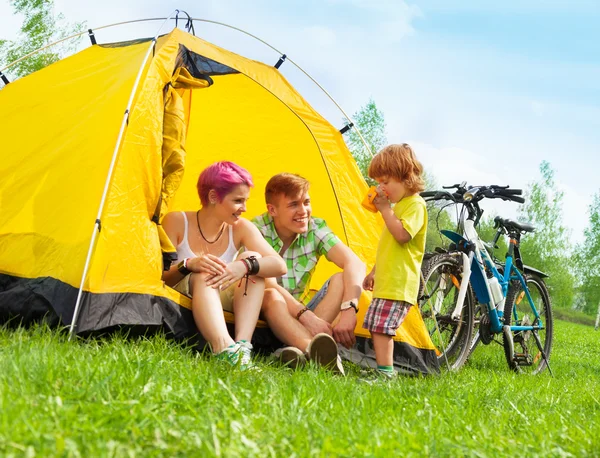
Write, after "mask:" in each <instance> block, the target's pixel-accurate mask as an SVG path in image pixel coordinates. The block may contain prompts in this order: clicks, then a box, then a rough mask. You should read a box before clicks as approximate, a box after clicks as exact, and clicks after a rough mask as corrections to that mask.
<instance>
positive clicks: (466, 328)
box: [419, 183, 553, 374]
mask: <svg viewBox="0 0 600 458" xmlns="http://www.w3.org/2000/svg"><path fill="white" fill-rule="evenodd" d="M444 189H456V190H455V191H454V192H452V193H450V192H449V191H426V192H423V193H421V196H422V197H423V198H425V200H426V201H435V200H447V201H450V204H462V205H463V210H462V212H461V216H460V217H459V225H460V224H461V223H462V227H463V235H460V234H458V233H457V232H454V231H449V230H442V231H440V232H441V234H442V235H444V236H445V237H447V238H448V239H450V240H451V241H452V245H451V246H450V250H449V251H447V252H442V253H438V254H435V255H433V256H431V257H430V258H429V259H428V260H427V261H426V262H424V265H423V269H422V273H423V278H422V290H421V294H420V297H419V306H420V307H421V313H422V315H423V317H424V319H425V321H426V325H427V327H428V329H429V331H430V334H431V335H432V338H433V335H434V333H435V334H436V335H437V342H436V340H434V343H440V344H441V346H442V352H441V354H440V356H439V358H440V362H441V363H442V364H443V363H444V362H445V363H446V365H447V366H448V368H449V369H458V368H459V367H460V366H462V364H464V362H465V361H466V360H467V358H468V356H469V354H470V353H471V345H472V343H473V340H472V336H473V328H474V323H475V313H476V312H475V310H474V306H475V305H474V304H475V302H477V303H478V304H480V305H481V307H480V311H481V319H480V323H479V338H480V340H481V342H482V343H484V344H489V343H491V342H492V341H493V340H494V336H496V335H500V334H501V335H502V341H503V346H504V353H505V357H506V360H507V362H508V365H509V367H510V368H511V369H513V370H514V371H516V372H531V373H539V372H541V371H543V370H544V369H545V368H546V367H548V369H549V371H550V373H551V374H552V370H551V368H550V364H549V356H550V352H551V349H552V333H553V318H552V305H551V301H550V296H549V294H548V289H547V287H546V285H545V283H544V281H543V277H544V275H545V274H543V273H542V272H540V271H538V270H536V269H533V268H531V267H527V266H525V265H524V264H523V261H522V259H521V254H520V250H519V244H520V239H521V236H522V235H523V234H524V233H527V232H532V231H533V230H534V227H533V226H531V225H529V224H526V223H519V222H516V221H512V220H509V219H502V218H500V217H497V218H496V219H495V225H496V228H497V233H496V237H495V239H494V242H493V245H494V246H495V244H496V243H497V241H498V239H499V237H500V236H501V235H502V234H506V235H508V237H509V241H510V243H509V248H508V253H507V254H506V262H505V264H504V268H502V266H497V265H496V264H495V263H494V261H493V257H492V256H491V255H490V254H489V252H488V251H487V249H486V246H485V245H484V242H483V241H482V240H481V239H480V238H479V235H478V233H477V230H476V227H477V225H478V223H479V220H480V219H481V216H482V214H483V210H482V209H481V208H480V206H479V202H480V201H481V200H483V199H484V198H490V199H495V198H499V199H503V200H509V201H514V202H520V203H523V202H524V199H523V198H522V197H520V194H522V191H521V190H520V189H509V188H508V186H495V185H492V186H476V187H468V188H467V185H466V183H462V184H460V185H453V186H448V187H444ZM465 213H466V214H467V217H466V218H464V215H465ZM532 291H533V292H532ZM432 298H433V299H434V301H430V299H432ZM524 298H526V299H527V300H526V301H525V303H524V302H523V299H524ZM540 335H541V339H540ZM542 340H543V344H542ZM536 349H537V351H536Z"/></svg>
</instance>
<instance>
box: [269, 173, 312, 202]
mask: <svg viewBox="0 0 600 458" xmlns="http://www.w3.org/2000/svg"><path fill="white" fill-rule="evenodd" d="M309 187H310V183H309V182H308V180H307V179H306V178H303V177H301V176H300V175H296V174H295V173H279V174H277V175H275V176H273V177H271V179H270V180H269V182H268V183H267V186H266V187H265V201H266V203H268V204H272V203H273V201H274V200H275V198H276V197H277V196H279V195H281V194H283V195H284V196H286V197H288V198H294V197H296V196H298V195H301V194H304V193H305V192H307V191H308V188H309Z"/></svg>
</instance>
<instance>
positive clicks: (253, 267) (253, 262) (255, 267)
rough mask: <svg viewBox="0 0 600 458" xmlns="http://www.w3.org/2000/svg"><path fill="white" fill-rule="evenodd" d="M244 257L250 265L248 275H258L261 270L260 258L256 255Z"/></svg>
mask: <svg viewBox="0 0 600 458" xmlns="http://www.w3.org/2000/svg"><path fill="white" fill-rule="evenodd" d="M244 259H245V260H246V261H247V262H248V264H249V265H250V269H248V275H256V274H257V273H258V271H259V270H260V264H259V263H258V259H256V256H248V257H247V258H244Z"/></svg>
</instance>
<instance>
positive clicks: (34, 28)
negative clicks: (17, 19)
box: [0, 0, 85, 77]
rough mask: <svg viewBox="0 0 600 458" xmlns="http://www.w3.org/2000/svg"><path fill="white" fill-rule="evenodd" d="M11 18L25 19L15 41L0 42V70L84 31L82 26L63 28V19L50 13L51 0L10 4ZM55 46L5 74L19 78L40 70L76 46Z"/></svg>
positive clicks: (12, 1)
mask: <svg viewBox="0 0 600 458" xmlns="http://www.w3.org/2000/svg"><path fill="white" fill-rule="evenodd" d="M10 4H11V6H12V7H13V9H14V13H15V14H21V15H23V16H24V17H25V19H24V21H23V24H22V25H21V31H20V33H19V36H18V38H17V39H16V40H15V41H10V40H0V67H4V66H5V65H8V64H9V63H11V62H14V61H15V60H17V59H20V58H21V57H23V56H25V55H27V54H29V53H30V52H33V51H35V50H36V49H39V48H41V47H43V46H46V45H48V44H50V43H53V42H54V41H57V40H60V39H61V38H65V37H67V36H69V35H72V34H74V33H76V32H79V31H81V30H83V29H84V28H85V23H84V22H81V23H76V24H64V25H63V22H64V16H63V15H62V14H55V13H54V0H10ZM65 43H66V44H64V45H56V46H54V47H52V48H49V49H47V50H44V51H40V52H38V53H37V54H34V55H33V56H31V57H29V58H27V59H25V60H23V61H21V62H19V63H18V64H16V65H15V66H13V67H11V69H10V70H9V75H10V76H11V77H22V76H25V75H28V74H30V73H32V72H35V71H37V70H40V69H42V68H44V67H46V66H48V65H50V64H52V63H54V62H56V61H58V60H59V59H61V58H62V57H63V56H64V55H66V54H69V53H71V52H72V51H74V50H75V47H76V42H74V41H72V42H71V43H68V42H65Z"/></svg>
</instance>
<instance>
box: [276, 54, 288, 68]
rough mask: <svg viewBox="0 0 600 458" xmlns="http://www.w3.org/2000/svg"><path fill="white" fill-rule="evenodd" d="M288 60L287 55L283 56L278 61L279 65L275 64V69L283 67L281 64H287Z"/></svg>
mask: <svg viewBox="0 0 600 458" xmlns="http://www.w3.org/2000/svg"><path fill="white" fill-rule="evenodd" d="M286 58H287V56H286V55H285V54H283V55H282V56H281V57H280V58H279V60H278V61H277V63H276V64H275V68H279V67H281V64H283V63H284V62H285V59H286Z"/></svg>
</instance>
